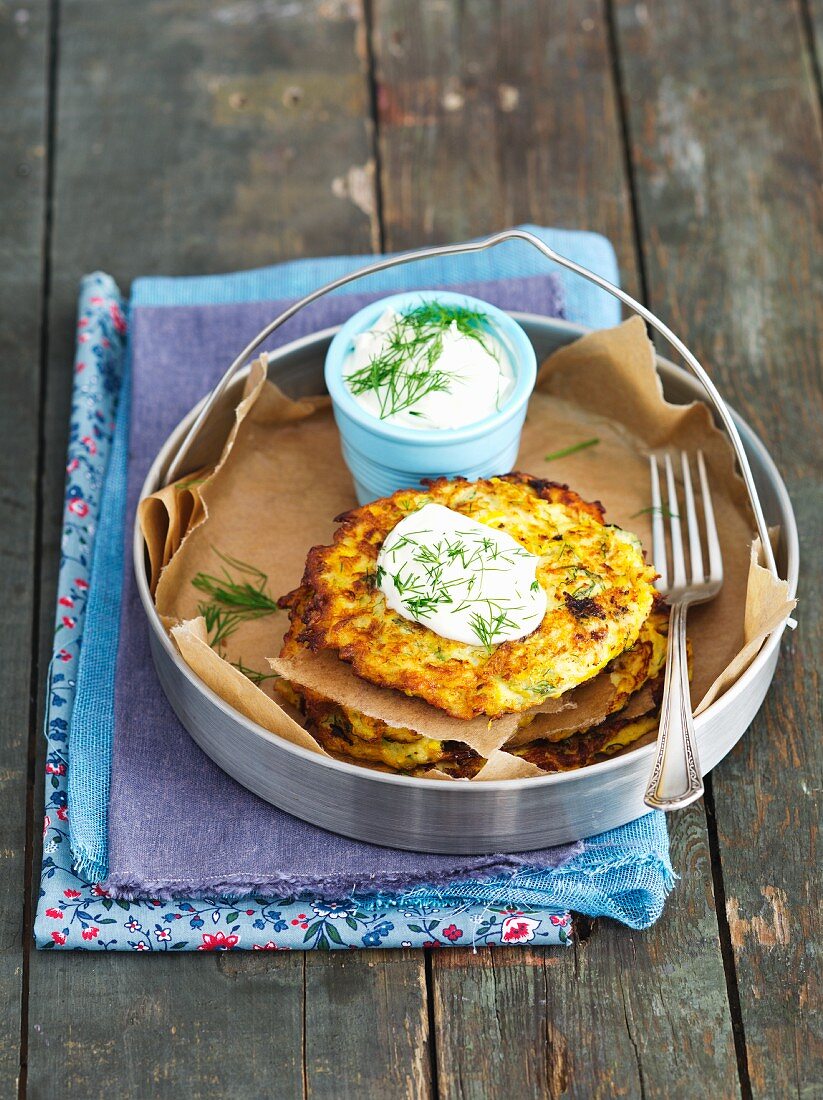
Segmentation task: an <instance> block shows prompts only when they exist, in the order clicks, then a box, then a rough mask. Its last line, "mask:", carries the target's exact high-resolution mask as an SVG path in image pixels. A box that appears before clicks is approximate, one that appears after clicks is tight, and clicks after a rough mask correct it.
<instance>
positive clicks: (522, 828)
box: [133, 313, 798, 854]
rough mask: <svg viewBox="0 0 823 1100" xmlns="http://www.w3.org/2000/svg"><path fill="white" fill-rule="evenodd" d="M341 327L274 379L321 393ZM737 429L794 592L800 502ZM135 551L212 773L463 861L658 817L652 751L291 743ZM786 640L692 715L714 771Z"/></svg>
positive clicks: (144, 594)
mask: <svg viewBox="0 0 823 1100" xmlns="http://www.w3.org/2000/svg"><path fill="white" fill-rule="evenodd" d="M513 316H514V317H515V318H516V319H517V320H518V321H519V322H520V324H521V325H522V326H523V327H524V328H525V329H526V332H527V333H528V335H529V337H530V339H531V340H532V343H533V344H534V346H535V351H536V353H537V357H538V361H542V360H543V359H544V358H545V357H546V356H547V355H548V354H550V353H551V352H552V351H554V350H555V349H556V348H558V347H561V346H563V345H564V344H567V343H570V342H571V341H572V340H575V339H577V338H578V337H579V336H582V335H583V334H584V333H585V331H586V330H585V329H583V328H581V327H580V326H577V325H572V324H569V323H568V322H563V321H557V320H553V319H549V318H544V317H537V316H532V315H528V314H518V313H515V314H513ZM336 331H337V330H336V329H328V330H325V331H324V332H319V333H316V334H314V335H312V336H310V337H305V338H303V339H302V340H298V341H295V342H294V343H291V344H288V345H286V346H284V347H282V348H280V349H279V350H277V351H275V352H273V353H271V355H270V359H269V377H270V378H271V379H272V380H274V381H276V382H277V384H278V385H279V386H280V387H281V388H282V389H283V390H284V391H285V392H286V393H288V394H289V395H291V396H294V397H299V396H305V395H307V394H311V393H319V392H322V390H323V363H324V359H325V353H326V349H327V348H328V345H329V343H330V341H331V339H332V337H333V336H334V333H335V332H336ZM657 364H658V370H659V373H660V376H661V378H662V381H663V388H664V392H665V395H666V397H667V398H668V399H669V400H670V401H674V402H687V401H691V400H694V399H701V398H702V396H703V394H702V392H701V388H700V384H699V382H697V381H696V380H695V379H694V378H692V376H691V375H689V374H687V373H686V371H684V370H682V369H681V368H679V367H677V366H675V365H674V364H673V363H671V362H669V361H668V360H666V359H663V358H661V357H658V360H657ZM244 373H245V372H244ZM242 381H243V379H242V376H238V378H237V379H235V382H234V384H233V386H232V388H231V389H230V390H229V391H228V392H227V393H226V395H225V398H224V414H225V415H224V417H223V420H222V422H221V421H220V418H216V419H215V420H214V422H213V423H212V424H211V425H210V432H211V445H212V447H213V454H214V458H215V459H216V457H217V455H219V453H220V448H221V446H222V443H223V440H224V439H225V436H226V433H227V432H228V430H229V427H230V425H231V422H232V420H233V410H234V405H235V403H236V398H237V395H238V393H239V387H240V386H242ZM199 407H200V406H198V408H199ZM198 408H195V409H193V410H192V411H191V412H190V413H189V415H188V416H187V417H186V418H185V419H184V420H183V421H181V423H180V424H179V425H178V427H177V428H176V429H175V430H174V431H173V432H172V434H171V435H170V436H169V438H168V440H167V441H166V443H165V445H164V446H163V448H162V450H161V451H160V453H159V454H158V455H157V458H156V459H155V462H154V464H153V465H152V468H151V470H150V471H149V473H148V476H147V477H146V481H145V483H144V485H143V490H142V493H141V496H145V495H147V494H149V493H152V492H154V490H155V489H157V488H158V487H159V486H160V485H161V484H162V483H163V479H164V474H165V471H166V470H167V469H168V467H169V464H170V462H171V460H172V457H173V456H174V454H175V452H176V450H177V448H178V447H179V445H180V443H181V442H182V440H183V438H184V436H185V434H186V432H187V431H188V429H189V427H190V426H191V424H192V423H193V421H194V418H195V416H196V414H197V411H198ZM734 419H735V423H736V425H737V427H738V430H739V432H740V435H741V437H742V440H743V444H744V447H745V450H746V453H747V456H748V459H749V462H750V464H751V467H752V472H753V475H754V479H755V483H756V486H757V490H758V494H759V496H760V501H761V504H762V507H763V511H764V513H765V516H766V519H767V521H768V523H769V524H770V525H777V526H779V527H780V542H779V545H778V547H777V555H776V556H777V564H778V569H779V571H780V575H781V576H783V577H785V578H787V580H788V582H789V588H790V591H791V593H792V595H793V594H794V592H795V589H796V585H797V575H798V538H797V525H796V522H795V517H794V512H793V510H792V506H791V501H790V500H789V496H788V493H787V492H786V487H785V485H784V484H783V481H782V479H781V477H780V474H779V473H778V471H777V468H776V466H775V464H774V462H773V461H772V459H771V457H770V455H769V453H768V451H767V450H766V448H765V447H764V446H763V444H762V443H761V441H760V440H759V439H758V437H757V436H756V435H755V434H754V432H753V431H752V429H751V428H750V427H749V426H748V425H747V424H746V423H745V421H743V420H742V419H741V418H740V417H739V416H737V414H734ZM208 442H209V441H208V440H207V441H206V443H207V445H208ZM133 546H134V568H135V572H136V576H137V585H138V589H139V592H140V598H141V601H142V603H143V607H144V610H145V612H146V617H147V620H148V629H149V636H150V642H151V651H152V656H153V658H154V663H155V667H156V669H157V675H158V676H159V678H160V683H161V684H162V687H163V690H164V691H165V693H166V696H167V697H168V700H169V702H170V703H171V705H172V707H173V708H174V711H175V713H176V714H177V716H178V718H179V719H180V721H181V722H182V723H183V725H184V726H185V728H186V729H187V730H188V732H189V733H190V734H191V736H192V737H193V738H194V740H195V741H196V742H197V744H198V745H199V746H200V747H201V748H202V749H203V751H204V752H205V753H206V754H207V755H208V756H210V757H211V758H212V760H214V761H215V763H216V764H218V765H219V766H220V767H221V768H222V769H223V770H224V771H226V772H228V774H229V775H231V776H232V777H233V778H234V779H236V780H237V782H238V783H241V784H242V785H243V786H244V787H247V788H248V789H249V790H251V791H253V792H254V793H255V794H257V795H259V796H260V797H261V798H264V799H266V800H267V801H268V802H271V803H273V804H274V805H275V806H278V807H280V809H282V810H285V811H287V812H288V813H290V814H294V815H295V816H296V817H300V818H303V819H304V820H306V821H310V822H312V823H313V824H315V825H319V826H322V827H323V828H326V829H330V830H332V831H333V832H338V833H342V834H344V835H346V836H351V837H355V838H357V839H359V840H364V841H369V842H371V843H374V844H383V845H390V846H392V847H396V848H408V849H412V850H416V851H421V852H448V853H454V854H479V853H484V852H519V851H529V850H532V849H535V848H543V847H547V846H549V845H553V844H564V843H568V842H570V841H574V840H578V839H580V838H582V837H586V836H591V835H592V834H594V833H598V832H601V831H603V830H605V829H612V828H616V827H617V826H619V825H623V824H625V823H626V822H627V821H631V820H633V819H634V818H636V817H639V816H640V815H641V814H643V813H646V812H648V811H647V807H646V806H645V804H644V802H643V795H644V792H645V789H646V783H647V780H648V776H649V770H650V768H651V764H652V757H653V754H654V745H645V746H643V747H641V748H638V749H635V750H633V751H629V752H626V753H624V754H622V755H620V756H617V757H614V758H612V759H611V760H607V761H604V762H602V763H599V764H593V765H591V766H589V767H587V768H581V769H579V770H578V771H571V772H561V773H557V774H554V775H546V776H539V777H536V778H532V779H510V780H500V781H492V782H474V783H468V782H460V781H457V782H452V783H449V782H445V781H443V780H436V779H416V778H411V777H407V776H401V775H391V774H387V773H384V772H377V771H372V770H370V769H368V768H364V767H359V766H357V765H355V764H347V763H344V762H342V761H339V760H335V759H333V758H331V757H326V756H321V755H319V754H318V753H313V752H310V751H308V750H306V749H302V748H299V747H297V746H295V745H292V744H290V743H289V742H287V741H284V740H283V739H282V738H280V737H278V736H276V735H275V734H273V733H270V732H268V731H267V730H265V729H263V728H262V727H261V726H258V725H257V724H256V723H255V722H252V721H251V720H250V719H248V718H246V717H244V716H243V715H242V714H240V713H239V712H238V711H236V710H234V708H232V707H231V706H229V704H228V703H226V702H225V701H224V700H223V699H221V698H220V697H219V696H217V695H216V694H215V693H214V692H213V691H211V690H210V689H209V688H208V687H207V686H206V685H205V684H204V683H203V682H202V681H201V680H200V679H199V678H198V677H197V676H196V675H195V674H194V673H193V672H192V671H191V670H190V669H189V667H188V665H186V664H185V662H184V661H183V660H182V658H181V657H180V655H179V653H178V652H177V650H176V648H175V646H174V644H173V642H172V641H171V639H170V638H169V636H168V635H167V633H166V631H165V630H164V629H163V626H162V624H161V622H160V619H159V618H158V616H157V613H156V611H155V608H154V602H153V600H152V598H151V594H150V592H149V588H148V579H147V573H146V562H145V552H144V546H143V540H142V536H141V534H140V531H139V528H138V527H137V525H136V524H135V531H134V542H133ZM306 549H307V550H308V547H307V548H306ZM782 632H783V628H780V629H778V630H776V631H775V632H774V633H773V634H771V635H770V636H769V638H767V639H766V641H765V643H764V644H763V647H762V648H761V650H760V652H759V653H758V655H757V657H756V658H755V659H754V661H753V662H752V664H751V665H750V666H749V668H748V669H747V670H746V671H745V672H744V673H743V675H742V676H741V677H740V678H739V680H737V682H736V683H735V684H734V685H733V686H732V687H731V688H730V689H729V690H728V691H727V692H726V693H725V694H724V695H722V696H721V697H720V698H719V699H718V700H716V701H715V702H714V703H713V704H712V705H711V706H710V707H708V708H707V710H706V711H704V713H703V714H701V715H699V716H698V718H696V719H695V725H696V730H697V740H698V748H699V754H700V760H701V764H702V769H703V773H704V774H706V773H707V772H709V771H710V770H711V769H712V768H713V767H714V766H715V765H716V764H717V763H718V762H719V761H720V760H722V759H723V757H724V756H725V755H726V753H728V752H729V751H730V750H731V749H732V748H733V747H734V745H735V744H736V743H737V741H738V740H739V739H740V738H741V737H742V736H743V734H744V733H745V731H746V729H747V728H748V727H749V725H750V724H751V722H752V719H753V718H754V716H755V714H756V713H757V711H758V710H759V708H760V705H761V703H762V702H763V699H764V697H765V695H766V692H767V691H768V688H769V685H770V683H771V680H772V677H773V675H774V670H775V666H776V664H777V659H778V654H779V649H780V639H781V637H782Z"/></svg>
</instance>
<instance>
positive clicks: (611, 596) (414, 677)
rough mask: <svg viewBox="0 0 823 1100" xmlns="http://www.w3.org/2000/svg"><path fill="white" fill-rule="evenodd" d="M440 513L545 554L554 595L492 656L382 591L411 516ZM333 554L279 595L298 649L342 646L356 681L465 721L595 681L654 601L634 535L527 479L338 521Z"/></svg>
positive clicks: (401, 501) (376, 508)
mask: <svg viewBox="0 0 823 1100" xmlns="http://www.w3.org/2000/svg"><path fill="white" fill-rule="evenodd" d="M429 503H436V504H442V505H444V506H446V507H447V508H451V509H452V510H453V511H456V512H460V513H461V514H463V515H466V516H470V517H471V518H472V519H474V520H476V521H477V522H479V523H483V524H487V525H488V526H490V527H492V528H495V529H497V530H500V531H504V532H506V533H507V534H508V535H510V536H511V537H512V538H514V539H515V540H516V541H517V542H518V543H519V544H520V545H521V546H523V547H524V548H525V549H526V550H528V551H529V552H530V553H532V554H534V555H535V556H536V557H538V558H539V563H538V566H537V580H538V582H539V584H540V585H541V586H542V587H543V589H544V591H545V592H546V596H547V601H548V602H547V610H546V614H545V615H544V617H543V621H542V622H541V624H540V626H539V627H538V628H537V629H536V630H535V631H533V632H532V633H531V634H529V635H528V636H527V637H525V638H520V639H515V640H511V641H506V642H502V643H501V644H499V645H496V646H490V647H484V646H479V645H469V644H466V643H464V642H457V641H451V640H449V639H446V638H442V637H440V636H439V635H437V634H435V633H434V632H433V631H431V630H429V628H428V627H426V626H425V625H424V623H422V622H412V621H409V620H408V619H405V618H403V617H402V616H401V615H399V614H398V613H397V612H395V611H393V610H391V609H390V608H388V607H387V605H386V601H385V598H384V596H383V593H382V592H381V591H380V589H379V588H378V587H377V584H376V563H377V556H378V552H379V550H380V547H381V546H382V544H383V542H384V540H385V538H386V536H387V535H388V534H389V532H390V531H392V530H393V528H394V527H395V526H396V525H397V524H398V523H399V522H400V520H402V519H403V518H404V517H405V516H408V515H409V513H411V512H414V511H416V510H417V509H419V508H421V507H423V505H425V504H429ZM340 520H341V523H340V526H339V527H338V529H337V531H336V532H335V535H334V542H333V543H332V545H331V546H315V547H314V548H313V549H312V550H310V551H309V555H308V558H307V562H306V570H305V574H304V576H303V583H302V585H301V587H300V588H298V589H297V590H296V591H295V592H293V593H291V594H290V595H288V596H286V597H284V598H283V599H282V600H281V606H284V607H289V608H290V610H291V627H290V630H289V633H288V634H287V636H286V642H285V646H284V649H283V652H282V654H281V656H287V655H288V652H287V651H288V649H289V647H290V645H292V644H294V643H299V644H301V645H304V646H308V647H309V648H310V649H313V650H315V651H316V650H320V649H332V650H336V651H337V653H338V655H339V657H340V658H341V659H342V660H344V661H348V662H350V663H351V665H352V667H353V669H354V671H355V672H356V673H357V675H359V676H362V677H363V678H364V679H366V680H369V681H370V682H371V683H374V684H377V685H380V686H385V687H390V688H396V689H397V690H399V691H402V692H405V693H406V694H407V695H412V696H417V697H419V698H421V699H425V700H426V702H428V703H431V704H432V705H433V706H435V707H439V708H440V709H442V710H444V711H446V712H447V713H448V714H450V715H452V716H453V717H455V718H473V717H475V716H477V715H481V714H485V715H487V716H489V717H496V716H498V715H501V714H506V713H516V712H519V711H523V710H528V709H529V708H530V707H533V706H535V705H536V704H538V703H540V702H541V701H543V700H544V699H548V698H554V697H556V696H559V695H562V694H563V693H564V692H566V691H568V690H569V689H570V688H573V687H575V686H576V685H577V684H581V683H583V682H584V681H586V680H589V679H591V677H593V676H595V675H597V673H598V672H600V670H601V669H603V668H604V667H605V666H606V665H607V664H608V663H609V662H610V661H611V660H613V659H614V658H615V657H616V656H617V655H618V654H620V653H622V652H623V651H624V650H626V649H628V648H629V647H630V646H632V645H633V644H634V642H635V641H636V639H637V637H638V634H639V632H640V628H641V626H642V624H643V622H644V621H645V619H646V618H647V616H648V614H649V612H650V610H651V607H652V603H653V599H654V587H653V583H652V582H653V580H654V576H655V572H654V569H653V568H652V567H651V566H649V565H647V564H646V562H645V560H644V558H643V552H642V550H641V548H640V545H639V543H638V540H637V539H636V538H635V536H634V535H631V534H629V533H628V532H626V531H622V530H620V529H619V528H617V527H613V526H608V525H606V524H604V522H603V510H602V508H601V506H600V505H599V504H590V503H587V502H586V501H584V500H582V499H581V498H580V497H579V496H578V495H577V493H574V492H572V491H570V490H569V489H568V488H567V487H566V486H564V485H558V484H556V483H554V482H546V481H541V480H538V479H537V478H532V477H529V476H527V475H525V474H508V475H506V476H505V477H495V478H490V479H488V480H485V481H476V482H469V481H466V480H465V479H463V478H456V479H453V480H448V479H446V478H440V479H439V480H437V481H434V482H432V483H431V484H430V485H429V486H428V487H427V488H423V489H404V490H401V491H399V492H397V493H395V494H394V495H393V496H391V497H387V498H385V499H383V500H377V501H374V502H373V503H372V504H368V505H365V506H364V507H362V508H357V509H355V510H354V511H352V512H349V513H348V514H347V515H344V516H342V517H340Z"/></svg>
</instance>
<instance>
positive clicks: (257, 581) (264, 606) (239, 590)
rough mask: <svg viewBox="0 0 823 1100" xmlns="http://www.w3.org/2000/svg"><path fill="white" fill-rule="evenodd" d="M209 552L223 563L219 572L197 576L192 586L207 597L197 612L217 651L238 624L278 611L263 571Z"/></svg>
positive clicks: (214, 548)
mask: <svg viewBox="0 0 823 1100" xmlns="http://www.w3.org/2000/svg"><path fill="white" fill-rule="evenodd" d="M212 549H213V550H214V552H215V554H217V556H218V558H220V560H221V561H222V562H223V563H224V566H223V569H222V570H221V573H220V574H219V575H217V574H213V573H198V574H197V575H196V576H195V577H194V579H193V580H192V582H191V583H192V585H193V586H194V588H196V589H197V590H198V592H204V593H205V594H206V595H207V596H208V597H209V599H208V600H204V601H202V602H201V603H200V604H198V608H197V610H198V611H199V612H200V614H201V615H202V616H203V618H204V620H205V622H206V630H207V631H208V634H209V644H210V645H211V646H212V648H217V647H219V646H221V645H222V644H223V643H224V642H225V641H226V639H227V638H229V637H230V636H231V635H232V634H233V633H234V632H235V630H236V629H237V628H238V626H239V625H240V623H242V622H247V621H249V620H251V619H260V618H262V617H263V616H265V615H271V614H273V613H274V612H275V611H277V610H278V608H277V601H276V600H274V599H272V597H271V596H270V595H269V593H268V591H267V590H266V585H267V584H268V579H269V578H268V577H267V576H266V574H265V573H264V572H263V571H262V570H260V569H257V568H256V566H253V565H249V564H248V562H244V561H240V559H239V558H233V557H232V556H231V555H230V554H224V553H222V552H221V551H220V550H218V549H216V547H212Z"/></svg>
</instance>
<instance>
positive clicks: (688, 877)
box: [433, 806, 737, 1100]
mask: <svg viewBox="0 0 823 1100" xmlns="http://www.w3.org/2000/svg"><path fill="white" fill-rule="evenodd" d="M671 841H672V860H673V862H674V864H675V866H676V867H677V868H678V871H679V873H680V875H681V881H680V882H679V884H678V886H677V889H676V892H675V893H674V895H673V896H672V898H671V899H670V901H669V904H668V907H667V909H666V912H665V913H664V915H663V917H662V918H661V919H660V921H659V923H658V924H657V925H655V927H654V928H653V929H652V930H650V931H647V932H631V931H629V930H628V929H626V928H621V927H617V926H615V925H613V924H611V923H610V922H596V923H595V926H594V928H593V929H592V930H591V932H590V934H589V935H588V936H587V939H586V941H585V942H582V943H579V944H577V945H576V946H575V948H574V950H573V951H568V952H563V951H560V950H558V949H550V948H549V949H538V950H534V951H530V950H528V949H524V948H505V949H499V950H493V951H488V952H483V953H482V954H479V955H477V956H472V955H471V953H470V952H468V951H465V950H460V951H444V952H442V954H441V953H437V954H436V956H435V958H434V961H433V965H434V975H435V1021H436V1024H437V1044H438V1062H439V1081H440V1090H441V1094H442V1095H443V1096H446V1097H455V1098H457V1097H459V1098H460V1100H470V1098H476V1100H483V1098H485V1097H488V1096H512V1097H544V1096H551V1097H560V1096H563V1097H566V1096H568V1097H580V1098H581V1100H589V1098H595V1097H598V1098H599V1097H602V1098H603V1100H608V1098H611V1097H617V1096H632V1097H633V1096H643V1097H656V1096H659V1097H670V1096H693V1097H707V1098H708V1097H717V1096H723V1097H725V1096H733V1095H735V1093H736V1090H737V1067H736V1063H735V1058H734V1048H733V1044H732V1039H731V1029H730V1021H729V1013H728V1005H727V1001H726V991H725V985H724V982H723V974H722V967H721V965H720V960H719V956H718V952H717V949H716V935H717V928H716V922H715V916H714V911H713V904H712V897H711V885H710V883H711V875H710V869H709V867H708V858H707V847H706V837H705V820H704V816H703V812H702V808H701V807H700V806H694V807H691V808H690V809H689V810H687V811H685V812H684V813H682V814H681V815H679V816H678V817H677V819H676V820H675V821H674V826H673V832H672V838H671Z"/></svg>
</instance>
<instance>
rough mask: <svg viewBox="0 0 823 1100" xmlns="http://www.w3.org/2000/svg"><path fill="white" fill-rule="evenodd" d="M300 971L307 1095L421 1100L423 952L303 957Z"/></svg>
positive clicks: (425, 1067) (427, 1070) (427, 1085)
mask: <svg viewBox="0 0 823 1100" xmlns="http://www.w3.org/2000/svg"><path fill="white" fill-rule="evenodd" d="M305 967H306V993H305V997H306V1002H305V1003H306V1021H305V1028H306V1032H305V1038H304V1043H305V1047H304V1049H305V1071H306V1087H307V1095H308V1096H309V1097H317V1098H318V1100H322V1098H327V1100H343V1098H345V1097H352V1098H353V1100H359V1098H360V1097H369V1100H401V1098H405V1100H428V1097H430V1096H432V1095H433V1093H432V1083H431V1061H430V1059H431V1055H430V1051H429V1034H428V1028H429V1023H428V1009H427V1005H426V977H425V972H424V967H423V953H422V952H421V951H397V950H391V951H360V952H358V951H340V952H333V953H332V954H325V953H323V952H318V951H310V952H308V953H307V954H306V961H305Z"/></svg>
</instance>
